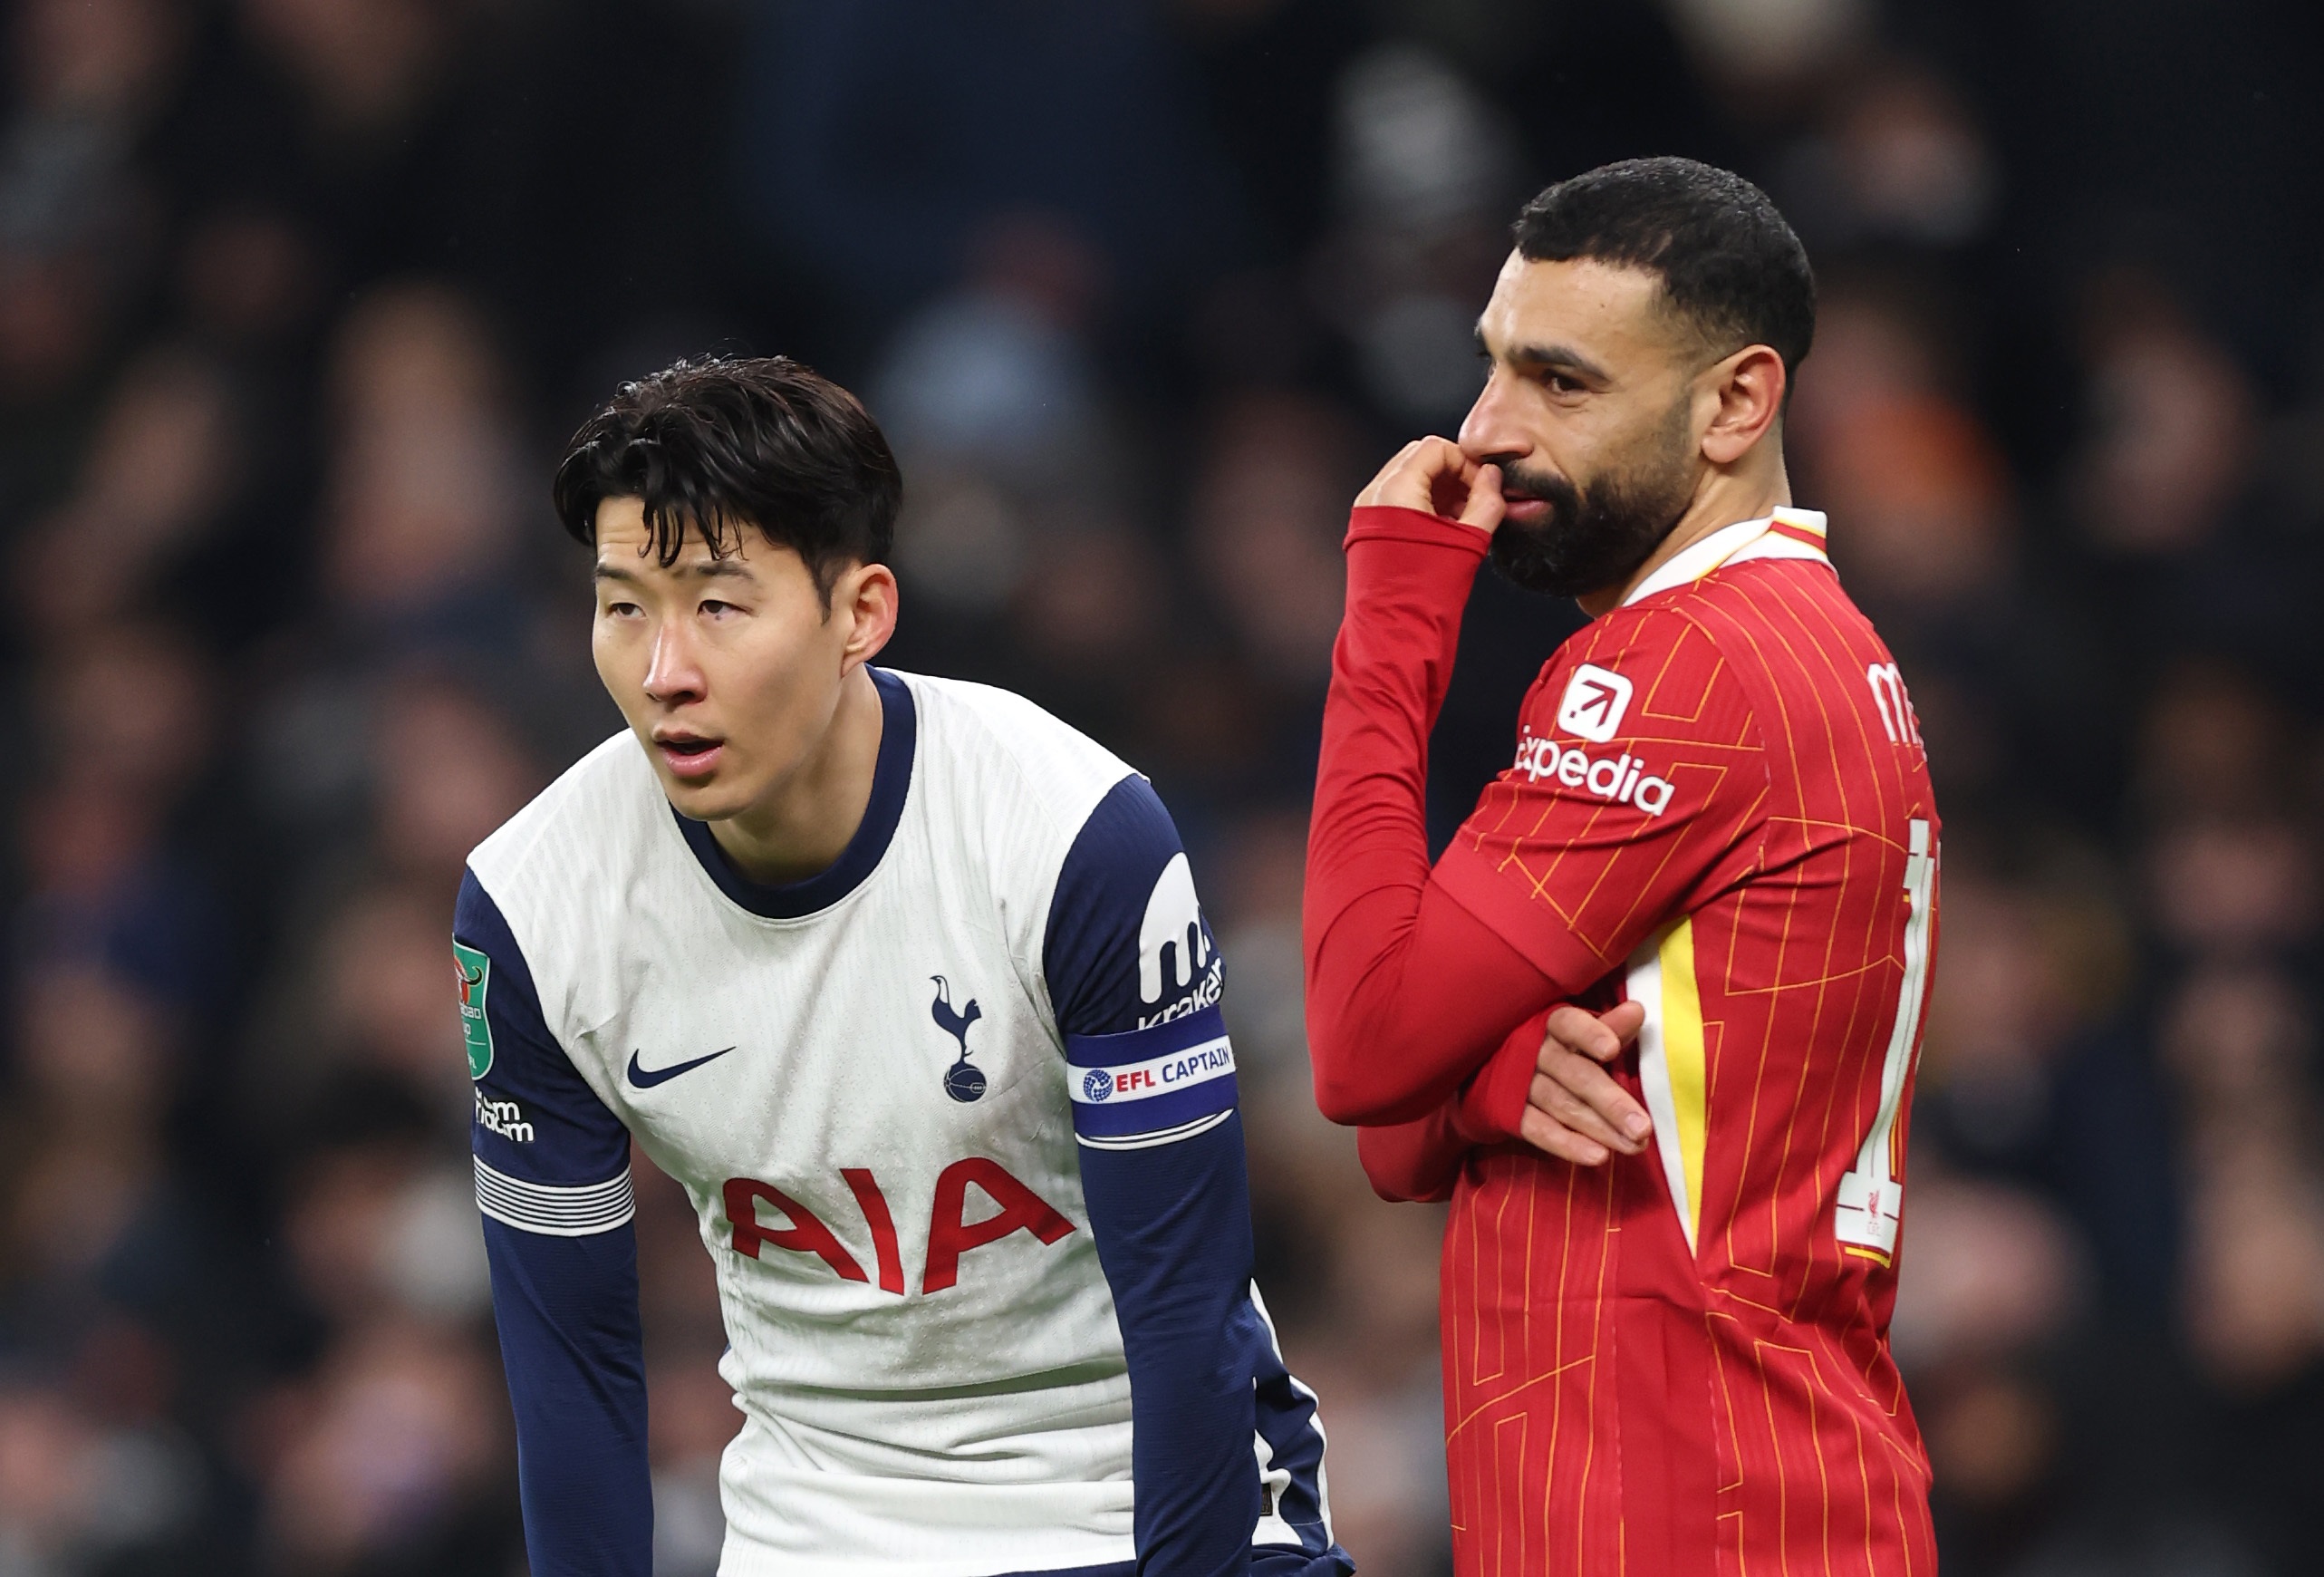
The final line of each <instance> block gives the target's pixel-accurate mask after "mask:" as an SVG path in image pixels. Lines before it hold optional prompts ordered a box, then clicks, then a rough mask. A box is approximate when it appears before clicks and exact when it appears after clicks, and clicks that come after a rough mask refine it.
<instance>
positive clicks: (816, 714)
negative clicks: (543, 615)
mask: <svg viewBox="0 0 2324 1577" xmlns="http://www.w3.org/2000/svg"><path fill="white" fill-rule="evenodd" d="M729 539H730V541H732V543H733V546H732V547H731V548H730V550H729V551H728V553H727V555H726V556H724V557H714V556H712V555H711V553H710V550H709V547H708V546H707V545H706V544H704V542H703V541H702V539H701V537H700V536H699V534H698V533H695V532H691V531H689V533H688V534H687V537H686V541H685V546H684V547H683V549H682V550H681V551H680V554H679V555H678V558H677V561H676V562H675V563H673V564H670V565H667V566H665V565H663V564H661V562H660V560H659V559H657V558H656V557H655V556H654V553H653V545H652V538H651V535H650V534H649V533H648V531H647V530H646V524H645V506H644V505H643V503H642V502H641V501H640V500H639V499H636V498H608V499H606V500H605V501H604V502H603V503H602V504H600V505H599V506H598V507H597V568H596V579H597V621H596V625H595V628H594V630H593V634H592V636H591V640H590V647H591V651H592V653H593V655H594V656H595V658H596V660H597V675H598V677H599V678H600V679H603V681H604V682H605V688H606V690H607V691H608V692H610V693H611V694H612V697H613V701H614V704H615V705H617V706H619V707H620V708H621V709H622V716H623V717H624V718H626V719H628V720H629V724H630V727H631V728H632V730H635V731H636V733H637V736H638V738H639V739H640V740H642V741H644V743H645V747H646V754H647V757H648V759H651V761H652V762H653V769H654V772H655V773H656V775H658V776H659V777H660V778H661V786H662V789H663V790H664V791H665V792H666V793H668V794H669V796H670V803H671V804H672V805H674V806H676V807H677V808H678V810H679V813H680V815H683V816H687V817H690V818H694V819H695V820H698V821H720V820H724V819H726V818H729V817H734V816H742V815H747V814H748V813H749V812H750V811H751V810H752V809H754V808H757V807H760V806H764V805H767V804H768V803H770V802H771V801H772V800H773V798H775V797H776V795H778V794H779V793H781V791H782V790H783V789H784V788H785V787H786V785H787V784H789V783H790V781H791V780H792V778H793V775H794V774H795V773H796V771H797V770H798V769H799V768H800V766H801V765H802V764H803V763H804V762H805V761H806V760H807V759H809V758H810V757H811V756H812V755H813V754H814V752H815V747H816V745H817V744H818V743H819V741H821V740H822V739H823V738H824V734H825V732H826V731H827V730H829V728H830V727H831V721H832V715H833V713H834V711H836V709H837V707H838V705H839V696H840V682H841V680H842V679H843V678H844V677H845V675H846V673H847V672H848V670H849V668H850V667H851V666H852V664H851V663H850V662H849V661H848V659H847V656H846V654H845V651H844V648H845V646H846V643H847V639H848V635H849V634H850V633H851V631H852V629H853V621H852V619H851V618H849V617H844V616H841V615H839V614H827V611H826V608H825V605H824V598H823V595H822V594H821V593H819V592H818V591H816V589H815V576H813V574H811V573H810V572H809V571H808V569H807V566H806V562H805V560H804V559H802V558H801V557H800V556H798V554H797V553H796V552H794V551H793V550H791V549H790V548H787V547H776V546H775V545H773V544H772V543H769V542H768V541H767V539H766V537H763V536H761V535H759V533H758V532H757V529H756V528H752V527H745V528H744V529H742V530H740V531H738V532H735V533H732V534H730V538H729Z"/></svg>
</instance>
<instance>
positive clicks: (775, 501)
mask: <svg viewBox="0 0 2324 1577" xmlns="http://www.w3.org/2000/svg"><path fill="white" fill-rule="evenodd" d="M550 492H551V496H552V497H553V498H554V499H555V502H556V511H557V518H559V519H560V520H562V521H564V528H565V529H566V530H567V531H570V532H571V533H573V535H574V537H575V538H576V539H578V540H579V541H581V542H583V543H589V544H594V543H595V541H596V539H597V506H598V505H599V504H601V503H603V501H604V500H605V499H607V498H638V499H641V500H642V501H643V502H644V504H645V519H646V528H647V529H648V530H649V531H651V533H652V535H653V547H654V552H655V554H656V556H658V557H659V558H660V559H661V562H662V563H663V564H670V563H674V562H675V561H676V560H677V557H678V553H679V549H680V547H681V546H683V544H684V542H685V539H686V533H687V531H688V529H689V527H690V528H691V529H693V530H695V531H697V532H699V534H700V535H701V537H702V540H703V541H704V543H706V544H707V545H708V546H709V549H710V552H711V553H712V554H713V555H715V556H721V557H723V556H725V555H726V554H728V553H730V552H732V551H733V550H734V548H735V547H737V546H738V543H739V542H740V539H741V532H742V531H743V530H744V529H745V528H746V527H756V528H757V531H758V532H759V534H760V535H761V536H763V537H766V538H767V541H769V542H772V543H775V544H776V545H777V546H780V547H788V548H791V549H793V550H794V551H796V553H797V554H798V556H800V557H801V558H802V559H804V560H805V562H806V566H807V569H808V571H809V573H810V574H812V575H813V576H815V587H816V589H817V590H818V591H819V592H820V593H821V594H822V595H823V596H824V599H825V601H826V602H828V600H829V599H830V596H831V588H832V585H833V584H834V582H835V581H836V580H837V578H838V576H839V574H840V572H841V571H842V570H843V569H844V568H846V567H847V566H849V565H851V564H879V563H883V562H884V561H885V560H886V559H887V557H888V556H889V555H890V554H891V553H892V551H893V549H894V547H895V527H896V510H897V508H899V507H900V506H901V505H902V502H903V476H902V472H900V471H898V470H897V469H896V461H895V457H894V456H893V455H892V454H891V453H890V452H889V450H888V440H887V439H886V438H885V437H884V436H882V433H881V431H880V428H879V424H878V423H877V422H875V421H873V420H872V418H871V415H870V413H869V412H867V411H865V410H864V409H863V403H862V402H860V401H858V400H857V399H856V398H855V396H854V395H853V394H850V393H849V392H847V391H846V390H844V389H843V388H841V387H840V386H839V385H838V384H836V383H834V382H832V381H831V380H830V379H828V378H825V377H823V376H821V375H820V374H818V373H816V372H815V371H814V370H813V369H812V368H809V367H805V366H803V365H801V364H800V363H797V362H795V361H792V360H791V359H790V358H789V357H787V356H755V357H730V358H729V357H714V358H709V359H706V360H700V361H681V362H679V363H675V364H673V365H671V366H668V367H665V368H663V369H662V370H661V372H656V373H654V374H652V375H651V377H645V378H641V379H639V380H637V382H633V383H624V384H622V386H621V388H620V389H619V390H617V391H616V392H614V395H613V398H612V400H610V401H608V402H606V403H605V405H604V406H603V408H601V409H600V410H599V411H597V412H596V414H594V415H593V416H592V417H590V419H589V420H588V421H584V422H583V423H582V424H581V431H578V432H576V433H574V435H573V441H572V443H571V444H570V445H569V446H568V447H567V449H566V450H565V457H564V460H563V461H562V462H560V463H559V465H558V466H557V474H556V480H555V482H554V484H553V485H552V487H551V489H550Z"/></svg>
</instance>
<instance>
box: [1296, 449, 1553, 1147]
mask: <svg viewBox="0 0 2324 1577" xmlns="http://www.w3.org/2000/svg"><path fill="white" fill-rule="evenodd" d="M1439 441H1441V440H1439ZM1487 542H1488V538H1487V537H1486V535H1485V533H1484V532H1483V531H1481V530H1478V529H1475V528H1473V527H1467V526H1462V525H1460V524H1457V523H1455V522H1452V521H1450V520H1445V519H1442V518H1437V517H1434V516H1431V515H1426V514H1422V513H1421V512H1419V511H1417V510H1413V509H1404V508H1380V507H1363V506H1359V507H1358V508H1356V510H1355V515H1354V517H1353V519H1352V521H1351V523H1350V526H1349V529H1348V537H1347V566H1348V585H1347V612H1346V614H1345V618H1344V619H1343V621H1342V623H1341V626H1340V634H1339V641H1338V643H1337V645H1336V647H1335V648H1334V651H1333V654H1332V683H1331V692H1330V695H1329V697H1328V699H1327V700H1326V702H1325V709H1324V735H1323V747H1322V750H1321V753H1320V756H1319V759H1318V761H1317V764H1316V805H1315V815H1314V820H1313V822H1312V824H1311V828H1310V832H1309V835H1308V844H1307V896H1306V912H1305V914H1304V917H1303V918H1304V926H1303V929H1304V933H1305V939H1306V950H1307V1038H1308V1046H1309V1050H1310V1052H1311V1054H1312V1056H1313V1059H1314V1063H1315V1076H1316V1104H1317V1105H1318V1106H1319V1107H1321V1108H1322V1109H1323V1112H1324V1115H1325V1116H1326V1117H1330V1118H1331V1119H1332V1120H1333V1121H1335V1122H1342V1123H1361V1124H1367V1125H1375V1126H1376V1125H1391V1124H1396V1123H1401V1122H1406V1121H1412V1120H1415V1119H1422V1118H1425V1117H1427V1115H1428V1114H1429V1113H1430V1112H1431V1111H1432V1109H1433V1108H1436V1107H1438V1106H1441V1105H1442V1103H1443V1102H1444V1101H1445V1100H1446V1099H1447V1098H1449V1097H1450V1096H1451V1094H1452V1092H1453V1091H1454V1090H1455V1089H1456V1088H1458V1087H1459V1085H1460V1084H1461V1081H1462V1080H1463V1079H1466V1078H1468V1076H1469V1075H1470V1074H1471V1073H1473V1072H1474V1071H1475V1070H1476V1069H1477V1068H1478V1067H1479V1066H1480V1064H1481V1063H1483V1061H1484V1060H1485V1059H1486V1058H1488V1057H1489V1056H1490V1055H1491V1054H1492V1052H1493V1050H1494V1049H1495V1048H1496V1047H1498V1046H1500V1044H1501V1042H1502V1041H1503V1040H1505V1039H1506V1038H1507V1037H1508V1035H1509V1026H1510V1025H1512V1024H1514V1023H1517V1022H1519V1021H1521V1020H1524V1019H1527V1018H1529V1017H1531V1016H1532V1015H1533V1014H1535V1013H1538V1012H1539V1011H1542V1010H1543V1009H1544V1008H1546V1007H1547V1006H1548V1004H1549V1003H1550V1002H1551V1001H1554V1000H1555V999H1556V997H1557V994H1558V993H1557V991H1556V989H1555V988H1554V987H1553V986H1552V984H1551V982H1549V980H1548V977H1546V976H1545V975H1543V974H1542V972H1540V971H1539V970H1538V969H1537V968H1536V967H1535V966H1534V965H1533V964H1532V963H1528V961H1527V960H1526V959H1525V958H1524V957H1523V956H1522V955H1521V954H1519V953H1518V952H1517V950H1516V949H1515V948H1513V947H1511V946H1510V945H1509V943H1507V942H1506V941H1504V940H1503V939H1502V938H1501V937H1500V935H1499V934H1497V933H1495V932H1494V931H1493V930H1491V929H1490V927H1488V926H1487V925H1485V924H1483V923H1482V922H1481V921H1480V920H1478V919H1477V918H1476V917H1475V916H1474V915H1472V914H1470V913H1469V911H1468V910H1467V909H1465V908H1464V907H1462V905H1461V904H1460V903H1459V902H1458V901H1456V900H1455V899H1454V898H1453V897H1452V896H1451V894H1450V893H1448V892H1447V891H1446V890H1445V889H1444V888H1443V887H1442V885H1438V884H1437V883H1435V882H1432V880H1431V879H1430V872H1429V858H1428V832H1427V817H1426V808H1425V800H1426V792H1427V782H1428V737H1429V731H1430V730H1431V729H1432V728H1433V727H1434V726H1435V723H1436V716H1437V712H1438V711H1439V710H1440V709H1441V708H1442V705H1443V703H1444V692H1445V687H1446V685H1447V684H1448V683H1449V682H1450V681H1451V673H1452V659H1453V653H1454V650H1455V648H1456V647H1457V646H1458V645H1459V643H1460V637H1461V612H1462V610H1463V608H1464V607H1465V605H1466V604H1467V601H1468V595H1469V587H1470V584H1471V581H1472V580H1473V579H1474V578H1475V576H1476V572H1477V566H1479V564H1480V563H1481V562H1482V561H1483V558H1484V555H1485V548H1486V545H1487Z"/></svg>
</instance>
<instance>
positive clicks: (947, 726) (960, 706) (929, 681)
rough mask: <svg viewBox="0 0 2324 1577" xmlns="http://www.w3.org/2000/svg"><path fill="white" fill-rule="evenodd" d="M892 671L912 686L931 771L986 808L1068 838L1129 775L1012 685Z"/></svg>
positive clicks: (1110, 755)
mask: <svg viewBox="0 0 2324 1577" xmlns="http://www.w3.org/2000/svg"><path fill="white" fill-rule="evenodd" d="M891 672H893V671H891ZM895 677H897V678H898V679H900V680H902V682H904V683H905V684H906V685H907V686H909V687H910V689H911V695H912V701H913V706H914V710H915V711H916V712H917V714H918V727H919V730H920V737H921V750H923V752H924V759H925V761H926V762H927V764H928V767H929V769H930V770H931V772H940V773H943V774H946V775H947V776H949V777H950V778H952V779H955V780H956V781H959V780H966V781H968V782H969V783H973V784H974V785H976V786H977V787H978V788H979V789H981V790H982V791H983V792H982V794H981V795H980V796H979V803H980V805H981V807H982V808H984V809H985V810H986V811H987V812H988V814H991V815H996V816H999V817H1004V818H1008V820H1010V821H1012V822H1014V823H1017V824H1018V825H1020V826H1022V825H1025V824H1026V823H1027V822H1029V823H1030V824H1032V827H1036V828H1037V829H1038V830H1040V831H1041V832H1043V833H1045V834H1046V835H1047V836H1048V837H1050V838H1053V839H1056V840H1059V841H1060V842H1061V843H1069V842H1070V841H1071V840H1072V839H1073V837H1075V835H1076V834H1078V833H1079V831H1080V830H1081V827H1082V825H1083V824H1084V823H1085V822H1086V821H1087V820H1088V819H1089V818H1090V815H1091V813H1092V812H1093V811H1094V810H1095V809H1096V808H1097V807H1098V806H1099V804H1100V803H1101V802H1102V801H1104V798H1106V796H1107V794H1108V793H1110V792H1111V791H1112V790H1113V789H1114V786H1115V785H1116V784H1118V783H1120V782H1121V781H1122V780H1123V779H1125V778H1129V777H1132V776H1133V775H1134V774H1133V773H1132V771H1131V769H1130V767H1129V764H1128V763H1127V762H1125V761H1123V759H1122V758H1121V757H1119V756H1117V755H1115V754H1114V752H1113V751H1111V750H1107V749H1106V748H1105V747H1104V746H1103V745H1101V744H1099V743H1098V742H1097V741H1096V740H1093V739H1091V738H1090V737H1089V736H1088V735H1087V734H1085V733H1083V732H1082V731H1081V730H1078V729H1075V728H1074V727H1072V726H1071V725H1069V724H1067V723H1066V722H1064V721H1060V720H1059V719H1057V718H1056V717H1055V716H1053V715H1051V714H1050V713H1049V712H1047V711H1044V710H1042V708H1040V707H1039V706H1037V705H1035V704H1034V703H1033V702H1032V701H1027V700H1026V699H1025V697H1023V696H1021V695H1018V694H1017V693H1015V692H1012V691H1007V690H1000V689H997V688H996V687H994V686H992V685H989V684H974V683H970V682H968V681H966V680H959V679H939V678H933V677H931V676H930V675H927V674H921V673H897V674H896V675H895Z"/></svg>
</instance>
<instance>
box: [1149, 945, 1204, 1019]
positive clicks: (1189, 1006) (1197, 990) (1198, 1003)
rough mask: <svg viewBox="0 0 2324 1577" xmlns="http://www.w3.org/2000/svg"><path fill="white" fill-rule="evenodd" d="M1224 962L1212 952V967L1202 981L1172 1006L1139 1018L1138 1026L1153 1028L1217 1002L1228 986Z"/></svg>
mask: <svg viewBox="0 0 2324 1577" xmlns="http://www.w3.org/2000/svg"><path fill="white" fill-rule="evenodd" d="M1224 963H1225V960H1223V959H1222V958H1220V956H1219V955H1218V954H1217V953H1212V954H1211V955H1210V969H1209V970H1208V971H1207V972H1205V973H1204V974H1203V976H1202V978H1201V980H1200V981H1198V982H1195V986H1194V989H1193V990H1192V991H1191V992H1187V993H1186V994H1185V995H1184V996H1182V997H1181V998H1179V999H1178V1001H1174V1002H1172V1003H1171V1005H1170V1006H1168V1007H1166V1008H1164V1009H1163V1010H1162V1011H1160V1012H1158V1013H1149V1014H1145V1015H1143V1016H1142V1017H1140V1019H1139V1020H1138V1028H1139V1029H1141V1030H1151V1029H1152V1028H1153V1027H1154V1026H1155V1025H1156V1024H1167V1023H1169V1022H1170V1021H1172V1020H1173V1019H1184V1018H1190V1017H1191V1016H1192V1015H1194V1014H1196V1013H1199V1012H1201V1011H1202V1010H1203V1009H1205V1008H1207V1007H1210V1006H1212V1005H1213V1004H1215V1003H1216V1002H1217V1001H1218V1000H1219V996H1220V992H1222V991H1223V990H1224V989H1225V987H1226V973H1225V970H1224V967H1223V966H1224Z"/></svg>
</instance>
